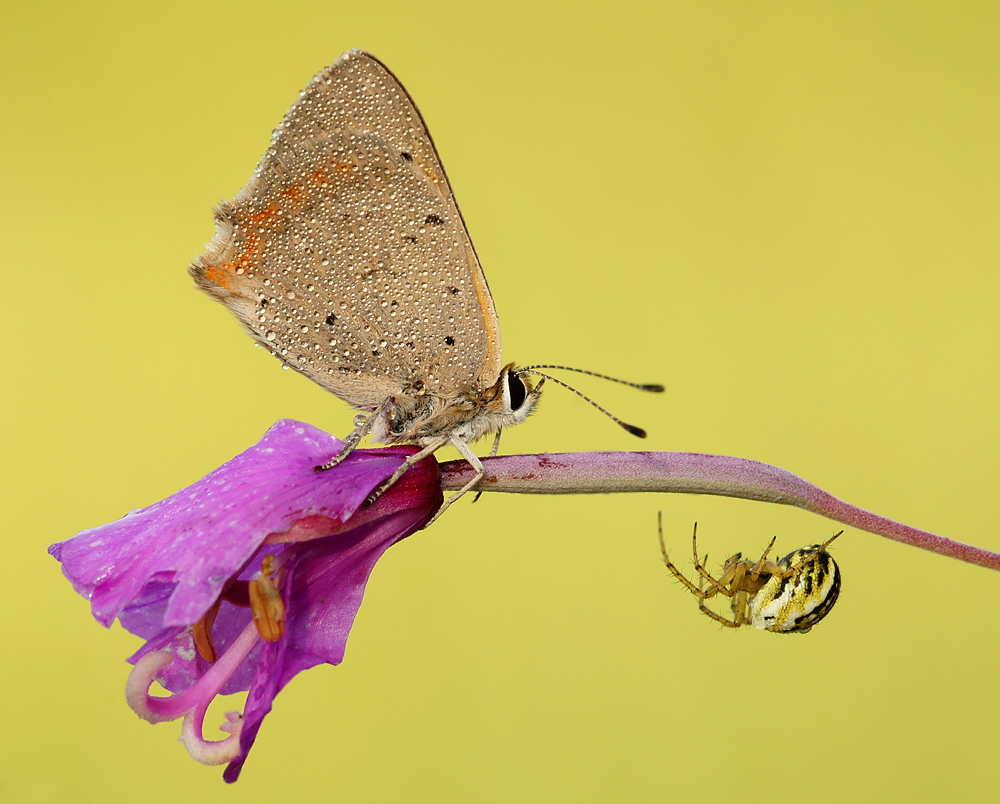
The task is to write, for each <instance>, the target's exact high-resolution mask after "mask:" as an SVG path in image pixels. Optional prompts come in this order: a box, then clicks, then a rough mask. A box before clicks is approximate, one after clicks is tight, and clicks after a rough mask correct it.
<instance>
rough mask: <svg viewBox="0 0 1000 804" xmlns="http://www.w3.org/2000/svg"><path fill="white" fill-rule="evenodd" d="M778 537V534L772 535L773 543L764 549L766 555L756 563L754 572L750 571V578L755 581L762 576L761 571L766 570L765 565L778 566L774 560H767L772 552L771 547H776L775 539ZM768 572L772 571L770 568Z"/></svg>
mask: <svg viewBox="0 0 1000 804" xmlns="http://www.w3.org/2000/svg"><path fill="white" fill-rule="evenodd" d="M777 538H778V537H777V536H772V537H771V543H770V544H769V545H768V546H767V549H766V550H765V551H764V555H762V556H761V557H760V561H758V562H757V563H756V564H755V565H754V568H753V572H751V573H750V578H751V580H752V581H754V582H755V583H756V581H757V579H758V578H759V577H760V574H761V572H763V571H764V570H765V567H767V566H768V565H773V566H776V565H775V564H774V562H773V561H768V560H767V554H768V553H770V552H771V548H772V547H774V540H775V539H777ZM768 572H770V570H768Z"/></svg>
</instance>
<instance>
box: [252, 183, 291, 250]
mask: <svg viewBox="0 0 1000 804" xmlns="http://www.w3.org/2000/svg"><path fill="white" fill-rule="evenodd" d="M289 193H290V191H289V190H285V191H284V193H283V194H289ZM277 214H278V205H277V204H275V203H274V202H273V201H272V202H271V203H270V204H268V205H267V206H266V207H264V209H262V210H261V211H260V212H255V213H254V214H253V215H251V216H250V221H251V222H252V223H253V225H254V226H259V227H262V228H267V227H268V226H270V225H271V222H272V221H273V220H274V217H275V216H276V215H277ZM254 234H255V233H254V232H253V230H250V231H248V232H247V239H248V240H249V239H250V238H251V237H252V236H253V235H254Z"/></svg>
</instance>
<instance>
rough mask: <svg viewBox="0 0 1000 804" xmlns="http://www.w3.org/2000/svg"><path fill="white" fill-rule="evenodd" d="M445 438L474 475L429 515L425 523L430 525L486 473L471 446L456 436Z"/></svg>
mask: <svg viewBox="0 0 1000 804" xmlns="http://www.w3.org/2000/svg"><path fill="white" fill-rule="evenodd" d="M447 440H448V441H450V442H451V445H452V446H453V447H454V448H455V449H457V450H458V451H459V452H460V453H461V454H462V457H463V458H465V460H467V461H468V462H469V465H470V466H472V468H473V469H475V470H476V476H475V477H474V478H472V480H470V481H469V482H468V483H466V484H465V485H464V486H462V488H460V489H459V490H458V491H456V492H455V493H454V494H452V495H451V496H450V497H449V498H448V499H447V500H445V501H444V503H442V505H441V507H440V508H438V510H437V513H436V514H434V516H432V517H431V520H430V522H428V523H427V525H430V524H431V523H432V522H434V521H435V520H436V519H437V518H438V517H439V516H441V514H443V513H444V512H445V511H447V510H448V506H449V505H451V504H452V503H453V502H455V500H457V499H458V498H459V497H461V496H462V495H463V494H465V492H467V491H468V490H469V489H471V488H473V487H474V486H475V485H476V483H478V482H479V481H480V480H482V479H483V476H484V475H485V474H486V469H485V468H484V467H483V462H482V461H481V460H479V456H478V455H476V453H474V452H473V451H472V447H470V446H469V445H468V444H466V443H465V442H464V441H463V440H462V439H461V438H459V437H458V436H452V437H451V438H450V439H447ZM418 454H419V453H418ZM413 457H416V455H414V456H413ZM427 525H424V527H427Z"/></svg>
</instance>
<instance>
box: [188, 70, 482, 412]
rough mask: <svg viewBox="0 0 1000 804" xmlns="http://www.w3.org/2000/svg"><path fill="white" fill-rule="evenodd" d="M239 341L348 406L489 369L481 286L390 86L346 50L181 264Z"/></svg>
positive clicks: (398, 93)
mask: <svg viewBox="0 0 1000 804" xmlns="http://www.w3.org/2000/svg"><path fill="white" fill-rule="evenodd" d="M190 272H191V274H192V275H193V276H194V277H195V279H196V281H197V283H198V285H199V286H200V287H201V288H202V289H203V290H205V291H206V292H208V293H209V294H210V295H212V296H213V297H214V298H216V299H217V300H219V301H221V302H222V303H223V304H225V305H226V306H227V307H228V308H229V309H230V311H231V312H232V313H233V314H234V315H235V316H236V317H237V318H238V319H239V321H240V322H241V323H242V324H243V326H244V327H245V328H246V329H247V330H248V331H249V332H250V334H251V335H252V336H253V337H254V339H255V340H256V341H257V342H258V343H260V344H261V345H263V346H264V347H266V348H267V349H268V350H270V351H271V353H272V354H274V355H275V356H276V357H278V358H279V359H281V360H282V361H283V362H284V363H286V364H287V365H289V366H291V367H292V368H294V369H296V370H297V371H300V372H302V373H303V374H305V375H306V376H307V377H309V378H310V379H312V380H314V381H315V382H317V383H319V384H320V385H321V386H323V387H324V388H326V389H327V390H329V391H331V392H332V393H334V394H336V395H337V396H339V397H341V398H342V399H344V400H346V401H347V402H349V403H350V404H352V405H354V406H355V407H358V408H360V409H362V410H373V409H374V408H375V407H377V406H378V405H379V404H380V403H381V402H382V401H383V400H385V399H386V398H387V397H389V396H392V395H397V394H405V393H407V390H408V389H410V390H412V389H413V388H414V387H415V386H416V385H417V384H418V383H423V385H424V386H425V387H426V388H427V390H428V391H430V392H432V393H438V394H441V395H444V396H450V395H453V394H455V393H460V392H463V391H466V390H470V389H477V388H483V387H487V386H490V385H492V384H494V383H495V382H496V381H497V377H498V376H499V372H500V365H501V360H500V335H499V330H498V327H497V320H496V312H495V310H494V307H493V300H492V297H491V295H490V292H489V287H488V286H487V284H486V279H485V277H484V275H483V272H482V269H481V267H480V265H479V261H478V259H477V257H476V253H475V250H474V248H473V246H472V242H471V240H470V239H469V236H468V233H467V232H466V229H465V225H464V222H463V221H462V216H461V214H460V212H459V210H458V206H457V205H456V203H455V200H454V196H453V194H452V191H451V187H450V185H449V183H448V179H447V176H446V175H445V172H444V169H443V167H442V166H441V162H440V160H439V159H438V156H437V152H436V150H435V148H434V144H433V142H432V140H431V137H430V134H429V133H428V132H427V128H426V126H425V125H424V122H423V120H422V118H421V117H420V114H419V112H418V111H417V109H416V107H415V105H414V104H413V101H412V100H411V99H410V97H409V95H408V94H407V93H406V90H404V89H403V87H402V86H401V85H400V84H399V82H398V81H397V80H396V78H395V77H394V76H393V75H392V73H390V72H389V70H388V69H387V68H386V67H385V66H384V65H382V64H381V63H380V62H378V61H377V60H376V59H374V58H373V57H372V56H370V55H368V54H366V53H362V52H360V51H351V52H350V53H347V54H345V55H344V56H342V57H341V58H340V59H338V60H337V61H336V62H335V63H334V64H333V65H331V66H330V67H329V68H328V69H326V70H325V71H323V72H322V73H320V74H319V75H318V76H316V77H315V78H314V79H313V80H312V82H311V83H310V84H309V86H308V87H306V89H305V90H304V91H303V93H302V95H301V97H300V98H299V100H298V101H297V102H296V103H295V105H294V106H293V107H292V108H291V109H290V110H289V112H288V114H287V115H286V117H285V119H284V121H283V122H282V124H281V125H280V126H279V127H278V128H277V129H276V130H275V132H274V136H273V139H272V141H271V145H270V147H269V148H268V150H267V153H266V154H265V155H264V157H263V158H262V159H261V161H260V164H259V165H258V167H257V170H256V171H255V172H254V175H253V177H252V178H251V179H250V181H249V183H248V184H247V186H246V187H245V188H243V189H242V190H241V191H240V192H239V193H238V194H237V195H236V198H235V199H234V200H233V202H232V203H231V204H228V203H223V204H222V205H220V206H219V207H218V208H217V210H216V234H215V238H214V239H213V240H212V242H211V243H209V245H208V247H207V250H206V252H205V254H203V255H202V256H201V257H200V258H199V259H197V260H196V261H195V262H194V263H193V264H192V266H191V268H190Z"/></svg>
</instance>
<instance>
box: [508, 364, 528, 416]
mask: <svg viewBox="0 0 1000 804" xmlns="http://www.w3.org/2000/svg"><path fill="white" fill-rule="evenodd" d="M506 396H507V399H506V400H505V401H506V402H507V407H508V409H509V410H510V411H511V412H513V411H515V410H517V409H518V408H520V407H521V405H523V404H524V400H525V399H527V397H528V389H527V388H525V386H524V381H523V380H522V379H521V378H520V377H519V376H518V375H517V374H514V372H512V371H508V372H507V394H506Z"/></svg>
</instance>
